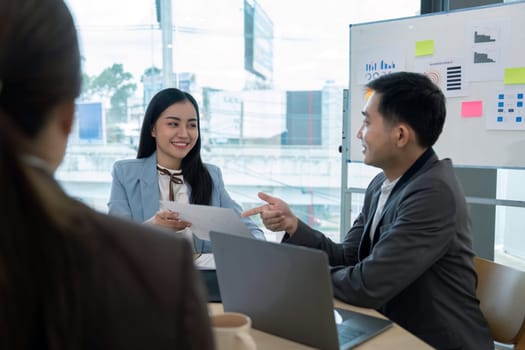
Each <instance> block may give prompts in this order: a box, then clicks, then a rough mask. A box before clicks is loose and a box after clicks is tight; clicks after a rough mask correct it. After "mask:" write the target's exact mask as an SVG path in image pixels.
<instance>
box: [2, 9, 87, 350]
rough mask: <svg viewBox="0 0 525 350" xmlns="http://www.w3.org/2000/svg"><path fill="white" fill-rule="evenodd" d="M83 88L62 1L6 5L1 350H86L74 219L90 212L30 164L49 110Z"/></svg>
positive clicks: (73, 34) (73, 32)
mask: <svg viewBox="0 0 525 350" xmlns="http://www.w3.org/2000/svg"><path fill="white" fill-rule="evenodd" d="M80 85H81V70H80V53H79V47H78V41H77V34H76V30H75V26H74V23H73V19H72V16H71V14H70V12H69V10H68V8H67V7H66V5H65V4H64V1H63V0H2V1H0V169H1V171H0V193H1V194H2V200H1V201H0V222H1V223H2V228H1V230H0V310H1V311H0V348H1V349H28V348H39V349H55V350H56V349H77V348H81V345H82V344H80V341H81V337H80V335H81V325H82V310H81V308H82V305H80V303H79V302H78V300H79V296H80V295H82V290H81V288H80V285H79V280H80V278H81V276H83V274H82V273H81V272H80V271H84V268H83V266H85V265H84V263H80V262H79V261H80V260H82V258H81V257H82V256H85V255H84V254H83V253H82V252H84V251H85V250H83V248H82V247H83V245H84V244H83V243H84V242H83V241H84V239H83V238H84V236H82V237H80V235H79V234H77V232H78V230H76V229H75V228H76V227H77V228H78V225H75V224H74V223H73V222H72V220H73V219H72V217H73V215H72V213H73V212H74V213H76V214H78V213H79V211H80V212H82V210H83V209H86V211H87V208H85V207H84V206H82V205H80V203H78V205H75V204H74V203H76V202H75V201H73V200H71V199H70V198H69V197H67V196H66V194H65V193H64V192H63V191H62V190H61V189H60V188H59V186H58V184H56V182H55V181H54V180H53V179H52V175H51V174H49V173H47V174H46V172H45V171H39V170H38V169H36V168H35V167H32V166H29V165H28V164H27V162H28V161H27V155H29V154H31V153H33V152H34V150H33V149H32V148H31V147H32V144H33V142H34V140H35V139H36V137H38V136H39V133H40V132H41V131H42V130H43V129H44V128H45V127H46V125H48V124H47V123H48V122H49V118H50V115H51V111H52V110H53V109H54V108H55V107H57V106H59V105H60V104H62V103H73V101H74V99H75V98H76V97H77V96H78V95H79V92H80ZM77 217H79V215H77ZM80 217H83V215H82V216H80Z"/></svg>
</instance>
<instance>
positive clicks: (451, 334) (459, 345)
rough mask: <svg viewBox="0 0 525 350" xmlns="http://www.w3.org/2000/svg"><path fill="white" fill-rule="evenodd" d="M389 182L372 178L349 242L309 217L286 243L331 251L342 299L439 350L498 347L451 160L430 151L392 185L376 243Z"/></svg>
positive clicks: (380, 177)
mask: <svg viewBox="0 0 525 350" xmlns="http://www.w3.org/2000/svg"><path fill="white" fill-rule="evenodd" d="M384 180H385V176H384V174H383V173H381V174H379V175H377V176H376V177H375V178H374V179H373V180H372V182H371V183H370V185H369V186H368V188H367V190H366V194H365V200H364V205H363V209H362V211H361V213H360V214H359V216H358V218H357V219H356V221H355V222H354V224H353V226H352V228H351V229H350V231H349V232H348V233H347V235H346V237H345V239H344V241H343V242H342V243H341V244H336V243H334V242H332V241H331V240H329V239H328V238H326V237H325V236H324V235H323V234H322V233H321V232H319V231H316V230H313V229H311V228H310V227H308V226H307V225H306V224H304V223H302V222H300V223H299V227H298V230H297V232H296V233H295V234H294V235H293V236H292V237H289V236H288V235H285V237H284V239H283V241H285V242H287V243H292V244H298V245H304V246H309V247H314V248H318V249H322V250H324V251H325V252H327V254H328V256H329V261H330V265H331V266H332V268H331V269H332V281H333V287H334V294H335V296H336V297H337V298H339V299H341V300H343V301H345V302H348V303H350V304H353V305H357V306H362V307H368V308H375V309H377V310H379V311H380V312H381V313H383V314H384V315H385V316H387V317H388V318H390V319H391V320H393V321H395V322H396V323H398V324H399V325H401V326H402V327H404V328H405V329H407V330H408V331H410V332H412V333H413V334H415V335H416V336H418V337H419V338H421V339H422V340H424V341H426V342H427V343H429V344H430V345H432V346H434V347H436V348H438V349H472V350H474V349H476V350H481V349H494V345H493V342H492V337H491V335H490V331H489V329H488V325H487V322H486V320H485V318H484V317H483V315H482V313H481V310H480V308H479V301H478V300H477V299H476V284H477V276H476V272H475V270H474V265H473V261H472V257H473V255H474V254H473V251H472V248H471V232H470V218H469V213H468V209H467V205H466V202H465V197H464V194H463V191H462V189H461V187H460V185H459V183H458V181H457V179H456V176H455V174H454V169H453V167H452V163H451V161H450V160H448V159H446V160H441V161H440V160H438V158H437V156H436V155H435V153H434V151H433V150H432V149H429V150H427V151H426V152H425V153H424V154H423V155H422V156H421V157H420V158H419V159H418V160H417V161H416V162H415V163H414V165H413V166H412V167H411V168H410V169H409V170H408V171H407V172H406V173H405V174H404V175H403V176H402V177H401V179H400V180H399V181H398V183H397V184H396V185H395V187H394V189H393V190H392V192H391V194H390V197H389V198H388V201H387V202H386V204H385V207H384V209H383V213H382V215H381V219H380V222H379V224H378V225H377V230H376V232H375V235H374V241H373V242H371V241H370V226H371V223H372V218H373V216H374V212H375V209H376V206H377V201H378V198H379V194H380V188H381V185H382V184H383V182H384Z"/></svg>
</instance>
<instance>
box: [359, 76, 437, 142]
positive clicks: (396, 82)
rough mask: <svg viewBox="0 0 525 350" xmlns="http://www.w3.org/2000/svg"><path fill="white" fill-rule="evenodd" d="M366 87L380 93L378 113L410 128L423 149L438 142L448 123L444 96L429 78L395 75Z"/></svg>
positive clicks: (381, 78) (374, 81)
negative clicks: (444, 126) (446, 121)
mask: <svg viewBox="0 0 525 350" xmlns="http://www.w3.org/2000/svg"><path fill="white" fill-rule="evenodd" d="M367 87H368V88H370V89H372V90H373V91H375V92H376V93H377V94H380V96H379V97H380V98H381V99H380V101H379V106H378V110H379V113H381V114H382V115H383V117H384V118H385V120H386V121H387V122H390V123H395V122H404V123H407V124H408V125H410V127H411V128H412V129H414V131H415V132H416V137H417V141H418V143H419V145H420V146H422V147H430V146H432V145H433V144H434V143H435V142H436V141H437V139H438V137H439V135H440V134H441V131H442V130H443V125H444V124H445V116H446V105H445V96H444V95H443V92H442V91H441V89H440V88H439V87H438V86H436V85H435V84H434V83H433V82H432V81H431V80H430V79H429V78H428V77H427V76H425V75H423V74H419V73H411V72H396V73H392V74H387V75H383V76H381V77H379V78H377V79H375V80H373V81H371V82H369V83H368V84H367Z"/></svg>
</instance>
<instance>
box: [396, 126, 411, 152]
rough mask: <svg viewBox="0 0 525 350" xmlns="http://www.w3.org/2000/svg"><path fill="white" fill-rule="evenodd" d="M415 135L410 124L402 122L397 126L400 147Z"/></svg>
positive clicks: (397, 141) (397, 140) (397, 138)
mask: <svg viewBox="0 0 525 350" xmlns="http://www.w3.org/2000/svg"><path fill="white" fill-rule="evenodd" d="M412 137H414V133H413V131H412V129H411V128H410V127H408V125H406V124H404V123H400V124H399V125H397V126H396V140H395V141H396V144H397V145H398V147H404V146H405V145H406V144H407V143H408V142H409V141H410V139H411V138H412Z"/></svg>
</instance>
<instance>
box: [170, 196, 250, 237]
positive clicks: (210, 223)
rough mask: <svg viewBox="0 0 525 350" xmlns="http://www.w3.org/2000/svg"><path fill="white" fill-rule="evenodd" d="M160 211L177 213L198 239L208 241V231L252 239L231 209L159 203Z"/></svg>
mask: <svg viewBox="0 0 525 350" xmlns="http://www.w3.org/2000/svg"><path fill="white" fill-rule="evenodd" d="M160 208H161V209H168V210H171V211H174V212H177V213H179V218H180V219H181V220H184V221H189V222H191V226H190V230H191V231H192V232H193V233H194V234H195V235H196V236H197V237H199V238H200V239H205V240H210V231H218V232H224V233H231V234H236V235H240V236H247V237H252V235H251V233H250V231H249V230H248V228H247V227H246V225H245V224H244V223H243V222H242V221H241V217H240V216H239V215H238V214H237V213H236V212H235V211H233V209H231V208H221V207H213V206H209V205H197V204H185V203H177V202H171V201H160Z"/></svg>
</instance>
